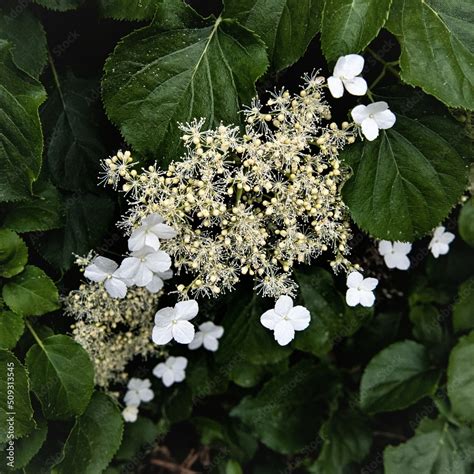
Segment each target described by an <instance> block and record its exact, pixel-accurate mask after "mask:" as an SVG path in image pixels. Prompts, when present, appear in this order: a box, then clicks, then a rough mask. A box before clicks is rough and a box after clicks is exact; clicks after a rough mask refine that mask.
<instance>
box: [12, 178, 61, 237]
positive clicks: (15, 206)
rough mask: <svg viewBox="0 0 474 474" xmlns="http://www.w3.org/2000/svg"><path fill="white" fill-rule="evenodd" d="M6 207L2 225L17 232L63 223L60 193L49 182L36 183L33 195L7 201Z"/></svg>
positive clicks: (57, 225)
mask: <svg viewBox="0 0 474 474" xmlns="http://www.w3.org/2000/svg"><path fill="white" fill-rule="evenodd" d="M35 184H36V183H35ZM6 209H7V212H6V214H5V220H4V225H5V226H7V227H9V228H10V229H13V230H16V231H17V232H43V231H46V230H51V229H57V228H59V227H61V226H62V225H63V219H62V203H61V195H60V193H59V192H58V190H57V189H56V188H55V187H54V186H53V185H52V184H51V183H49V182H43V183H41V184H39V183H38V185H37V186H34V196H33V197H31V198H29V199H28V200H26V201H20V202H15V203H9V204H8V205H7V206H6Z"/></svg>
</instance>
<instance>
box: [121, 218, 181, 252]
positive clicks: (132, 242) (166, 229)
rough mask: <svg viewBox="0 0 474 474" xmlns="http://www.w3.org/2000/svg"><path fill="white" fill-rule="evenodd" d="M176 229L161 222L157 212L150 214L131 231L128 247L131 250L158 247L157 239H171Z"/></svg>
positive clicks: (158, 241) (154, 248)
mask: <svg viewBox="0 0 474 474" xmlns="http://www.w3.org/2000/svg"><path fill="white" fill-rule="evenodd" d="M173 237H176V231H175V230H174V229H173V228H172V227H171V226H169V225H167V224H163V218H162V217H161V216H159V215H158V214H151V215H149V216H148V217H145V219H143V221H142V223H141V226H140V227H139V228H138V229H135V230H134V231H133V232H132V235H131V236H130V238H129V239H128V248H129V249H130V251H131V252H136V251H137V250H141V249H142V248H143V247H150V248H152V249H153V250H158V249H159V248H160V240H159V239H172V238H173Z"/></svg>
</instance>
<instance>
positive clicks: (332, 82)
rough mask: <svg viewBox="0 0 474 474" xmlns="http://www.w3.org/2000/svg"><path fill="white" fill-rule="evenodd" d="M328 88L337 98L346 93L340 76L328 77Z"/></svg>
mask: <svg viewBox="0 0 474 474" xmlns="http://www.w3.org/2000/svg"><path fill="white" fill-rule="evenodd" d="M328 88H329V92H330V93H331V95H332V96H333V97H334V98H335V99H340V98H341V97H342V96H343V95H344V86H343V85H342V81H341V80H340V79H339V78H338V77H335V76H331V77H328Z"/></svg>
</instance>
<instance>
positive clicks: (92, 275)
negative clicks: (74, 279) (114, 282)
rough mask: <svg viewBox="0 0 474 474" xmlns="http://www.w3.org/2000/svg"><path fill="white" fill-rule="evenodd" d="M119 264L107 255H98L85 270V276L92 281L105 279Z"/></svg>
mask: <svg viewBox="0 0 474 474" xmlns="http://www.w3.org/2000/svg"><path fill="white" fill-rule="evenodd" d="M117 267H118V265H117V263H116V262H114V261H113V260H111V259H110V258H106V257H96V258H94V260H93V261H92V263H91V264H90V265H88V266H87V267H86V269H85V270H84V276H85V277H86V278H87V279H88V280H92V281H104V280H105V278H106V277H107V276H108V275H112V273H114V272H115V270H116V269H117Z"/></svg>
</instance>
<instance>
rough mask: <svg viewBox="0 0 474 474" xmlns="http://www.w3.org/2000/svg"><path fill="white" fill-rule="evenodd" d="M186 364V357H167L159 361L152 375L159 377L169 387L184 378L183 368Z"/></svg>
mask: <svg viewBox="0 0 474 474" xmlns="http://www.w3.org/2000/svg"><path fill="white" fill-rule="evenodd" d="M187 365H188V359H186V357H168V358H167V359H166V361H165V362H160V363H159V364H158V365H157V366H156V367H155V368H154V369H153V375H154V376H155V377H158V378H159V379H161V380H162V381H163V385H164V386H165V387H169V386H171V385H173V384H174V383H176V382H182V381H183V380H184V379H185V378H186V374H185V373H184V370H185V369H186V366H187Z"/></svg>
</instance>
